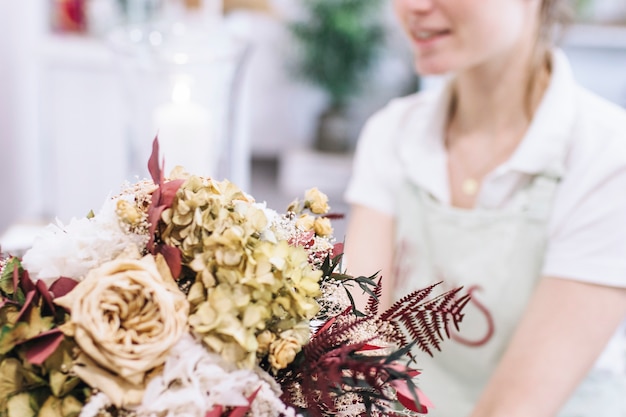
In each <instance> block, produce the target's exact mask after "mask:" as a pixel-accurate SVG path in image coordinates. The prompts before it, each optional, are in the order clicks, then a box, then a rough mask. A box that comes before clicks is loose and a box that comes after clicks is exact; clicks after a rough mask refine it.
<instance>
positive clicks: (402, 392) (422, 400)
mask: <svg viewBox="0 0 626 417" xmlns="http://www.w3.org/2000/svg"><path fill="white" fill-rule="evenodd" d="M391 385H392V386H393V387H394V388H395V389H396V393H397V396H398V401H400V404H402V405H403V406H405V407H406V408H408V409H409V410H411V411H415V412H418V413H422V414H426V413H428V408H429V407H430V408H432V406H433V404H432V403H431V402H430V400H429V399H428V398H427V397H426V396H425V395H424V393H422V391H420V390H418V389H416V392H417V399H418V400H419V404H416V403H415V398H413V394H412V393H411V390H410V389H409V386H408V385H407V383H406V381H402V380H399V379H396V380H394V381H391Z"/></svg>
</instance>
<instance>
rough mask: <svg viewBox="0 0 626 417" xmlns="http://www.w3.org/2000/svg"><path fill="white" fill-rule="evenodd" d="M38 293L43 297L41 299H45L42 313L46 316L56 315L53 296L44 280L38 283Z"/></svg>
mask: <svg viewBox="0 0 626 417" xmlns="http://www.w3.org/2000/svg"><path fill="white" fill-rule="evenodd" d="M36 287H37V291H38V292H39V294H40V295H41V298H43V302H44V305H43V307H44V308H43V309H42V311H41V312H42V313H46V314H55V313H56V308H54V303H53V302H52V295H51V294H50V292H49V291H48V287H47V286H46V283H45V282H43V281H42V280H39V281H37V285H36Z"/></svg>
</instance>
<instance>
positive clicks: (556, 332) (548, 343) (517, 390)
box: [471, 278, 626, 417]
mask: <svg viewBox="0 0 626 417" xmlns="http://www.w3.org/2000/svg"><path fill="white" fill-rule="evenodd" d="M625 315H626V289H625V288H616V287H608V286H602V285H595V284H589V283H584V282H578V281H573V280H567V279H558V278H543V279H542V281H541V282H540V284H539V285H538V287H537V289H536V291H535V294H534V295H533V297H532V299H531V301H530V303H529V305H528V307H527V310H526V313H525V314H524V316H523V318H522V320H521V322H520V324H519V326H518V328H517V330H516V332H515V334H514V336H513V339H512V340H511V343H510V344H509V346H508V348H507V350H506V352H505V354H504V356H503V358H502V360H501V361H500V364H499V365H498V367H497V368H496V372H495V373H494V375H493V376H492V377H491V379H490V381H489V383H488V384H487V387H486V389H485V391H484V392H483V395H482V396H481V398H480V401H479V402H478V405H477V406H476V409H475V410H474V413H472V414H471V417H501V416H502V417H517V416H524V417H527V416H533V417H554V416H556V415H557V413H558V411H559V410H560V408H561V407H562V406H563V404H564V403H565V402H566V401H567V400H568V398H569V397H570V395H571V394H572V392H573V391H574V389H575V388H576V387H577V386H578V384H579V383H580V382H581V381H582V379H583V378H584V377H585V375H586V374H587V373H588V371H589V370H590V369H591V368H592V366H593V364H594V362H595V361H596V359H597V357H598V356H599V355H600V353H601V352H602V350H603V348H604V347H605V345H606V344H607V342H608V341H609V339H610V338H611V336H612V335H613V333H614V332H615V330H616V329H617V327H618V326H619V324H620V323H621V322H622V320H623V319H624V316H625Z"/></svg>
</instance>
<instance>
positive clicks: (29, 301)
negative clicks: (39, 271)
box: [15, 290, 37, 322]
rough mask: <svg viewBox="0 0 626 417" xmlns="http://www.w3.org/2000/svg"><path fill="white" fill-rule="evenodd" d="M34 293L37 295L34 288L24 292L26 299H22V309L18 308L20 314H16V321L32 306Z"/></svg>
mask: <svg viewBox="0 0 626 417" xmlns="http://www.w3.org/2000/svg"><path fill="white" fill-rule="evenodd" d="M36 295H37V292H36V291H35V290H33V291H29V292H27V293H26V299H25V300H24V305H23V306H22V309H21V310H20V314H18V316H17V320H15V321H16V322H18V321H20V320H22V317H23V316H25V315H26V313H27V312H28V310H29V309H30V308H31V307H32V304H33V300H34V299H35V296H36Z"/></svg>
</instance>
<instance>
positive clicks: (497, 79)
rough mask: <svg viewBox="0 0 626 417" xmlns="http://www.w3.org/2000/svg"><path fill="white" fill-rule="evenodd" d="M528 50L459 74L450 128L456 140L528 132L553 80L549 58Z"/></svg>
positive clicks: (451, 110)
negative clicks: (461, 137)
mask: <svg viewBox="0 0 626 417" xmlns="http://www.w3.org/2000/svg"><path fill="white" fill-rule="evenodd" d="M528 49H529V50H528V51H520V50H518V51H516V52H517V53H515V54H511V55H510V56H506V57H501V58H500V59H497V60H493V61H492V62H489V63H488V64H484V65H481V66H477V67H474V68H472V69H469V70H466V71H463V72H461V73H459V74H458V76H457V77H456V79H455V82H454V87H453V100H452V105H451V109H450V117H449V125H448V127H449V133H450V134H451V136H452V137H458V136H481V137H485V138H487V137H491V138H493V139H495V138H499V137H511V134H513V133H515V132H518V133H519V132H525V131H526V130H527V128H528V126H529V125H530V121H531V118H532V115H533V113H534V111H535V109H536V108H537V107H538V105H539V103H540V101H541V98H542V96H543V93H544V91H545V89H546V88H547V85H548V81H549V78H550V71H549V66H548V65H547V62H546V61H547V60H546V59H545V54H542V56H541V57H539V56H538V57H537V58H535V57H534V54H533V50H532V49H531V48H528ZM533 61H538V63H537V64H534V63H533Z"/></svg>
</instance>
